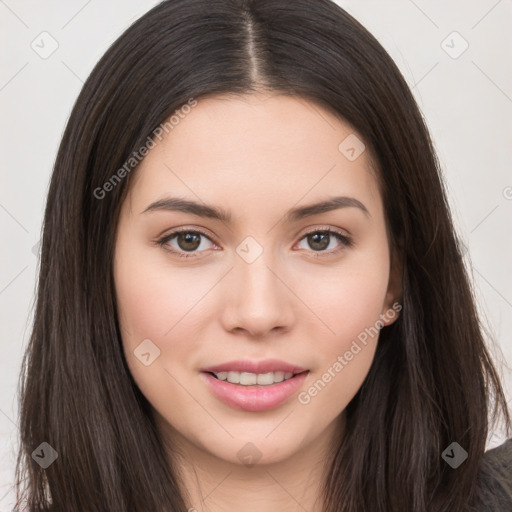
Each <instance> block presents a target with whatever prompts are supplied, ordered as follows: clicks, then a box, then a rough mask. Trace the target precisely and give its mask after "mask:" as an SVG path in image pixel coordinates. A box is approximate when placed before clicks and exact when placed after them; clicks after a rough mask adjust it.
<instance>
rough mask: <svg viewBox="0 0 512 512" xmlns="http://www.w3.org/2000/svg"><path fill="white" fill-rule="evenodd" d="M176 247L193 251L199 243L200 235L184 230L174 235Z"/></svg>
mask: <svg viewBox="0 0 512 512" xmlns="http://www.w3.org/2000/svg"><path fill="white" fill-rule="evenodd" d="M176 242H177V244H178V247H179V248H180V249H182V250H184V251H195V250H196V249H197V248H198V247H199V245H200V244H201V235H198V234H196V233H193V232H190V231H186V232H184V233H178V234H177V235H176Z"/></svg>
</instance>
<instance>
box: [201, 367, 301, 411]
mask: <svg viewBox="0 0 512 512" xmlns="http://www.w3.org/2000/svg"><path fill="white" fill-rule="evenodd" d="M200 375H201V377H202V380H203V381H204V383H205V385H206V386H207V388H209V390H210V392H211V393H212V394H213V396H214V397H216V398H217V399H218V400H220V401H221V402H223V403H224V404H226V405H228V406H230V407H232V408H235V409H242V410H245V411H250V412H258V411H267V410H271V409H275V408H277V407H279V406H281V405H284V404H285V403H287V402H288V401H289V400H290V399H291V397H292V396H294V395H295V394H296V393H298V392H299V391H300V389H301V388H302V387H303V386H304V385H305V384H304V383H305V380H306V378H307V376H308V375H309V370H302V371H297V372H295V373H294V372H283V371H275V372H267V373H263V374H261V373H251V372H238V371H221V372H218V371H216V372H214V371H201V373H200Z"/></svg>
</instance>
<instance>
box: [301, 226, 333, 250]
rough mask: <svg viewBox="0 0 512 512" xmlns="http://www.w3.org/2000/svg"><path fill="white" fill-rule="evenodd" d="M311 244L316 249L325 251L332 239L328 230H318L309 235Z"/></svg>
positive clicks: (308, 238)
mask: <svg viewBox="0 0 512 512" xmlns="http://www.w3.org/2000/svg"><path fill="white" fill-rule="evenodd" d="M306 238H307V240H308V243H309V246H310V247H311V248H312V249H314V250H315V251H323V250H324V249H325V248H326V247H327V246H328V245H329V241H330V235H329V233H327V232H320V231H319V232H317V233H313V234H310V235H307V237H306Z"/></svg>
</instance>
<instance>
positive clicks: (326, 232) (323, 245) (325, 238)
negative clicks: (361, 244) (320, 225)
mask: <svg viewBox="0 0 512 512" xmlns="http://www.w3.org/2000/svg"><path fill="white" fill-rule="evenodd" d="M303 240H304V241H306V244H307V246H308V247H305V249H308V250H310V251H313V252H314V253H325V256H328V255H332V254H335V253H337V252H338V251H341V250H343V249H344V248H346V247H350V246H351V245H352V241H351V239H350V238H349V237H348V236H345V235H343V234H341V233H338V232H337V231H333V230H332V229H322V230H319V229H317V230H316V231H311V232H309V233H306V234H305V235H304V236H303V237H302V238H301V239H300V242H302V241H303ZM336 241H338V244H337V245H336V243H335V242H336ZM300 242H299V243H300ZM330 246H331V247H330ZM329 247H330V248H329ZM302 248H304V247H302ZM322 256H323V254H322Z"/></svg>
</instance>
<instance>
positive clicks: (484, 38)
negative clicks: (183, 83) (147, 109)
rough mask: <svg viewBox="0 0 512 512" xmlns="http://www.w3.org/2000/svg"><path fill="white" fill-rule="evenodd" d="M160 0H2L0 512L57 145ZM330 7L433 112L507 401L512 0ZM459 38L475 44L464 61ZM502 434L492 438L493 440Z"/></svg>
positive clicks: (390, 0)
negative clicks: (369, 39)
mask: <svg viewBox="0 0 512 512" xmlns="http://www.w3.org/2000/svg"><path fill="white" fill-rule="evenodd" d="M291 1H292V0H291ZM312 1H314V0H312ZM156 3H158V2H156V1H153V0H152V1H149V0H148V1H140V0H139V1H135V0H128V1H127V0H125V1H123V2H117V1H113V0H103V1H100V0H89V1H86V0H67V1H64V0H60V1H56V0H47V1H45V2H37V1H35V0H0V24H1V31H0V38H1V39H0V47H1V48H2V66H1V74H0V105H1V109H2V110H1V112H2V116H1V118H0V126H1V128H2V137H1V144H2V147H1V161H2V165H1V167H0V168H1V188H0V229H1V235H0V236H1V246H2V251H1V267H0V326H1V339H0V343H1V357H0V387H1V391H0V510H1V511H8V510H9V511H10V510H11V508H12V504H13V503H14V500H13V493H12V489H11V485H12V482H13V471H14V460H15V455H16V451H17V447H18V445H17V428H16V418H17V408H18V404H17V398H16V391H17V384H18V372H19V368H20V363H21V356H22V352H23V350H24V348H25V346H26V343H27V339H28V335H29V333H30V324H31V320H32V309H31V308H32V306H33V298H34V291H35V283H36V275H37V263H38V260H37V256H36V254H37V244H38V241H39V238H40V229H41V222H42V215H43V208H44V204H45V196H46V192H47V186H48V180H49V177H50V173H51V169H52V165H53V161H54V159H55V155H56V151H57V147H58V144H59V142H60V138H61V135H62V132H63V130H64V126H65V123H66V121H67V118H68V116H69V113H70V111H71V108H72V106H73V104H74V101H75V99H76V97H77V95H78V93H79V91H80V88H81V87H82V84H83V82H84V80H85V79H86V77H87V76H88V74H89V73H90V71H91V70H92V68H93V66H94V64H95V63H96V62H97V61H98V59H99V58H100V57H101V55H102V54H103V53H104V52H105V51H106V49H107V48H108V46H109V45H110V44H111V43H112V42H113V41H114V40H115V39H116V38H117V37H118V36H119V35H120V34H121V33H122V32H123V30H124V29H125V28H127V26H128V25H129V24H130V23H131V22H132V21H133V20H134V19H136V18H138V17H139V16H141V15H142V14H143V13H145V12H146V11H147V10H149V9H150V8H151V7H152V6H154V5H156ZM338 3H339V4H340V5H341V6H343V7H344V8H345V9H347V10H348V11H349V12H350V13H351V14H352V15H353V16H354V17H356V18H357V19H358V20H359V21H361V22H362V24H363V25H364V26H366V27H367V28H368V29H369V30H370V32H372V33H373V34H374V35H375V36H376V37H377V38H378V39H379V41H380V42H381V43H382V44H383V46H384V47H385V48H386V49H387V50H388V52H389V53H390V54H391V56H392V57H393V58H394V60H395V62H396V63H397V64H398V66H399V68H400V69H401V71H402V72H403V74H404V76H405V78H406V80H407V81H408V83H409V84H410V86H411V88H412V90H413V92H414V94H415V97H416V98H417V101H418V102H419V105H420V108H421V109H422V111H423V113H424V115H425V118H426V119H427V122H428V125H429V127H430V129H431V134H432V137H433V139H434V142H435V145H436V147H437V150H438V155H439V158H440V161H441V164H442V167H443V169H444V172H445V176H446V180H447V185H448V190H449V199H450V202H451V205H452V209H453V214H454V217H455V221H456V224H457V228H458V229H459V231H460V234H461V235H462V237H463V239H464V240H465V244H466V246H467V248H468V252H467V262H468V265H471V268H472V274H473V276H474V284H475V289H476V293H477V296H478V298H479V303H480V308H481V311H482V314H483V316H484V320H485V321H486V322H487V324H488V325H489V327H490V329H491V330H492V332H493V333H494V335H495V336H496V339H497V340H498V343H499V345H498V346H497V347H496V349H492V350H493V353H497V354H498V355H499V353H500V351H502V352H503V355H504V357H505V359H506V363H507V366H508V368H507V367H501V371H502V373H503V376H504V380H505V385H506V391H507V396H508V399H509V405H510V404H512V402H511V397H512V371H511V370H510V367H512V344H511V342H510V337H511V336H510V335H511V332H512V314H511V313H512V276H511V272H510V261H511V259H510V257H511V255H512V250H511V249H512V239H511V235H510V234H511V232H512V230H511V225H512V215H511V213H512V175H511V172H510V169H511V161H512V140H511V139H512V129H511V124H512V123H511V119H512V116H511V113H512V99H511V98H512V69H511V66H510V63H511V62H512V58H511V53H512V33H511V31H510V20H511V19H512V16H511V15H512V2H511V0H500V1H497V0H477V1H475V0H473V1H466V0H451V1H449V2H448V1H446V0H444V1H442V0H414V1H412V0H386V1H383V0H357V1H356V0H343V1H339V2H338ZM44 31H46V32H48V33H49V34H50V35H51V38H53V39H55V41H57V43H58V48H57V49H56V51H55V52H54V53H53V54H52V55H50V56H48V57H47V58H46V59H43V58H41V56H40V55H39V54H38V53H36V51H34V49H32V47H31V45H33V46H35V47H36V48H37V47H38V48H39V50H38V51H39V52H42V51H44V50H46V51H47V50H48V49H50V48H51V46H50V44H51V40H50V38H49V36H44V35H43V36H41V35H40V34H41V33H42V32H44ZM454 31H456V32H458V33H459V34H460V36H461V37H459V36H457V35H456V34H455V35H454V34H453V32H454ZM443 41H444V43H443ZM465 41H466V42H467V44H469V47H468V48H467V50H466V51H464V53H462V54H461V55H458V54H459V53H460V52H461V50H463V49H464V47H465V45H466V43H465ZM36 45H38V46H36ZM454 57H456V58H454ZM502 440H503V436H502V434H501V433H500V432H495V433H494V434H493V435H491V436H490V437H489V441H488V447H489V448H491V447H493V446H496V445H497V444H500V443H501V442H502ZM41 441H43V440H41ZM34 448H35V447H34Z"/></svg>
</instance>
